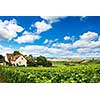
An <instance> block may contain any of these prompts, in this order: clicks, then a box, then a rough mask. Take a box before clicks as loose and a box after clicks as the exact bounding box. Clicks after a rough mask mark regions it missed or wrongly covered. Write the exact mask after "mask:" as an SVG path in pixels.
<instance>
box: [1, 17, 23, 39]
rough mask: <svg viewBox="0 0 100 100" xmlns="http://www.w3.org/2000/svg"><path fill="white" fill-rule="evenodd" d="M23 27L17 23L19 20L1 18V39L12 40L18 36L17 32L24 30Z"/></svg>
mask: <svg viewBox="0 0 100 100" xmlns="http://www.w3.org/2000/svg"><path fill="white" fill-rule="evenodd" d="M23 30H24V29H23V27H21V26H19V25H17V21H16V20H15V19H12V20H10V21H8V20H5V21H2V20H0V39H1V40H11V39H13V38H15V37H17V32H22V31H23Z"/></svg>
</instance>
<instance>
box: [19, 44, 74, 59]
mask: <svg viewBox="0 0 100 100" xmlns="http://www.w3.org/2000/svg"><path fill="white" fill-rule="evenodd" d="M19 50H20V51H21V52H22V53H23V54H32V55H33V56H39V55H43V56H48V57H57V56H59V57H65V56H68V55H71V53H72V52H71V51H68V50H63V49H57V48H48V47H46V46H38V45H29V46H25V47H20V49H19ZM58 54H59V55H58Z"/></svg>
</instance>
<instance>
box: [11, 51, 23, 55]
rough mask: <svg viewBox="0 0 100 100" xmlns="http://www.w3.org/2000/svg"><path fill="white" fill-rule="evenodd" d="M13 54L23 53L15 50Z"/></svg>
mask: <svg viewBox="0 0 100 100" xmlns="http://www.w3.org/2000/svg"><path fill="white" fill-rule="evenodd" d="M13 55H22V54H21V53H20V52H19V51H14V53H13Z"/></svg>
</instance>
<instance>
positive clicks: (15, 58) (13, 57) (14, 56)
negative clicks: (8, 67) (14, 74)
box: [6, 53, 21, 61]
mask: <svg viewBox="0 0 100 100" xmlns="http://www.w3.org/2000/svg"><path fill="white" fill-rule="evenodd" d="M6 55H7V59H8V60H9V61H16V60H17V59H18V58H19V57H20V56H21V55H13V54H8V53H7V54H6Z"/></svg>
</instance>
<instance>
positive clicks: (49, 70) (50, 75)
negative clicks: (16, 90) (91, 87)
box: [0, 64, 100, 83]
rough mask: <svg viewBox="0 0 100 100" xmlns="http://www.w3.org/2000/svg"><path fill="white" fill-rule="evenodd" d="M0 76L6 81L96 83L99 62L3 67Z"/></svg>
mask: <svg viewBox="0 0 100 100" xmlns="http://www.w3.org/2000/svg"><path fill="white" fill-rule="evenodd" d="M0 76H2V77H3V79H4V80H5V82H7V83H98V82H100V64H88V65H77V66H63V67H12V66H9V67H6V66H5V67H4V66H0Z"/></svg>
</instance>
